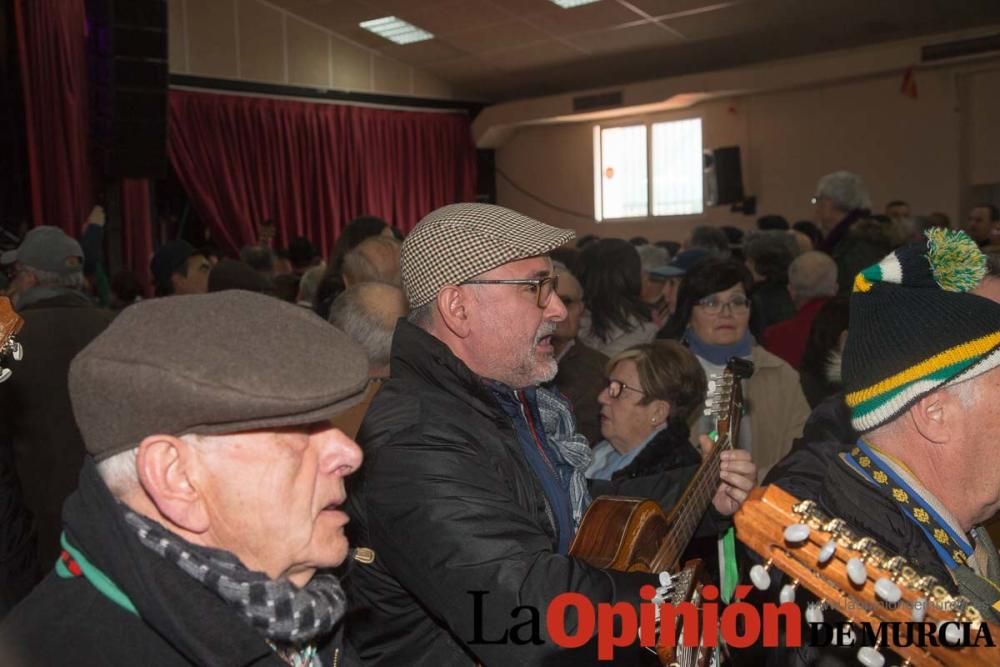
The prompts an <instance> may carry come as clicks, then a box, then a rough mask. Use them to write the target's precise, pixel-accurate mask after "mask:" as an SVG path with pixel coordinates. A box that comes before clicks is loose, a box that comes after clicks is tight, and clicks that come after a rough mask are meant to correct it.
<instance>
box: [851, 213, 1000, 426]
mask: <svg viewBox="0 0 1000 667" xmlns="http://www.w3.org/2000/svg"><path fill="white" fill-rule="evenodd" d="M926 237H927V239H926V241H923V242H920V243H911V244H909V245H906V246H903V247H902V248H899V249H898V250H896V251H895V252H893V253H892V254H891V255H889V256H887V257H886V258H885V259H883V260H882V261H881V262H879V263H878V264H876V265H874V266H869V267H868V268H867V269H865V270H864V271H862V272H861V273H859V274H858V275H857V276H856V277H855V278H854V292H853V294H852V295H851V319H850V322H851V324H850V330H849V331H850V333H849V334H848V336H847V345H846V347H845V348H844V361H843V374H844V389H845V392H846V400H847V405H848V406H849V407H850V408H851V423H852V424H853V425H854V428H855V429H856V430H857V431H859V432H861V433H864V432H866V431H870V430H872V429H874V428H877V427H879V426H881V425H883V424H887V423H889V422H891V421H892V420H894V419H895V418H896V417H898V416H899V415H900V414H902V413H903V412H904V411H906V410H907V409H909V407H910V406H911V405H913V403H915V402H916V401H917V400H918V399H920V398H921V397H922V396H925V395H926V394H929V393H930V392H932V391H934V390H935V389H938V388H940V387H942V386H944V385H948V384H954V383H956V382H961V381H963V380H968V379H970V378H973V377H975V376H977V375H981V374H982V373H985V372H987V371H989V370H990V369H993V368H996V367H997V366H1000V304H997V303H995V302H993V301H990V300H989V299H985V298H983V297H979V296H975V295H973V294H967V293H966V292H968V291H969V290H970V289H972V288H973V287H975V286H976V285H978V284H979V281H980V280H982V278H983V276H984V275H986V257H985V256H984V255H983V253H982V252H980V250H979V248H978V247H977V246H976V243H975V242H974V241H973V240H972V239H970V238H969V237H968V236H966V234H965V233H964V232H955V231H951V230H945V229H939V228H935V229H931V230H929V231H928V232H927V233H926Z"/></svg>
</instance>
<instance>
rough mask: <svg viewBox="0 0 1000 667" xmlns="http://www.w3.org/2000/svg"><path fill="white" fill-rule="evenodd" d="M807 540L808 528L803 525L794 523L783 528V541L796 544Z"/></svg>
mask: <svg viewBox="0 0 1000 667" xmlns="http://www.w3.org/2000/svg"><path fill="white" fill-rule="evenodd" d="M807 539H809V526H807V525H805V524H804V523H795V524H792V525H791V526H788V527H787V528H785V541H786V542H791V543H792V544H796V543H798V542H804V541H805V540H807Z"/></svg>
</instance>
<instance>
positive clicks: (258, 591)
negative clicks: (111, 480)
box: [123, 506, 347, 650]
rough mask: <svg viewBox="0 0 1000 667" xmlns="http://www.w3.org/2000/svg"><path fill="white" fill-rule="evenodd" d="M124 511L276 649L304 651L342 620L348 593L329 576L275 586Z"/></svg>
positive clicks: (151, 542) (235, 561) (146, 539)
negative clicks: (301, 584) (274, 645)
mask: <svg viewBox="0 0 1000 667" xmlns="http://www.w3.org/2000/svg"><path fill="white" fill-rule="evenodd" d="M123 507H124V506H123ZM124 511H125V521H126V522H127V523H128V525H129V526H130V527H131V528H132V529H134V530H135V531H136V534H137V535H138V537H139V541H140V542H142V544H143V545H145V546H146V547H148V548H150V549H151V550H153V551H155V552H156V553H158V554H159V555H160V556H162V557H163V558H164V559H165V560H167V561H169V562H171V563H173V564H175V565H177V567H179V568H180V569H181V571H183V572H184V573H186V574H188V575H189V576H191V577H193V578H194V579H196V580H198V581H199V582H201V583H202V584H203V585H204V586H205V587H206V588H208V589H210V590H212V591H214V592H215V593H216V594H217V595H218V596H219V597H220V598H222V599H223V600H224V601H225V602H226V603H227V604H229V605H230V606H231V607H233V608H235V609H236V610H237V611H238V612H239V613H240V616H241V617H242V618H243V619H244V620H246V622H247V623H249V624H250V625H251V626H252V627H253V628H255V629H256V630H257V631H258V632H260V633H261V634H262V635H263V636H264V638H265V639H267V640H268V641H269V642H271V643H272V645H273V644H277V645H281V646H285V647H291V648H293V649H296V650H297V649H299V648H302V647H305V646H307V645H309V644H311V643H314V642H315V641H316V640H317V639H318V638H321V637H323V636H324V635H327V634H329V633H330V631H331V630H332V629H333V627H334V626H335V625H336V624H337V622H338V621H340V619H341V618H343V616H344V612H345V610H346V608H347V602H346V597H345V595H344V589H343V588H342V587H341V585H340V581H339V580H338V579H337V577H335V576H333V575H331V574H316V575H315V576H313V578H312V579H310V580H309V583H308V584H306V585H305V586H303V587H302V588H298V587H296V586H295V585H294V584H292V583H291V582H289V581H287V580H278V581H273V580H271V579H269V578H268V576H267V575H266V574H264V573H263V572H253V571H251V570H248V569H247V568H246V566H244V565H243V563H241V562H240V559H239V558H237V557H236V556H235V555H233V554H232V553H230V552H228V551H224V550H222V549H213V548H210V547H202V546H198V545H194V544H191V543H190V542H187V541H186V540H184V539H182V538H181V537H178V536H177V535H175V534H174V533H171V532H170V531H168V530H167V529H165V528H164V527H163V526H161V525H160V524H159V523H157V522H155V521H153V520H151V519H149V518H147V517H144V516H142V515H140V514H137V513H135V512H133V511H131V510H129V509H127V508H125V509H124Z"/></svg>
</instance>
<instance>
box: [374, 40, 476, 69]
mask: <svg viewBox="0 0 1000 667" xmlns="http://www.w3.org/2000/svg"><path fill="white" fill-rule="evenodd" d="M382 53H383V54H385V55H386V56H389V57H390V58H395V59H396V60H403V61H405V62H408V63H411V64H413V65H420V66H423V65H426V64H427V63H432V62H437V61H439V60H453V59H455V58H460V57H462V56H465V55H466V54H465V52H463V51H460V50H459V49H456V48H455V47H454V46H452V45H451V44H449V43H447V42H444V41H442V40H440V39H428V40H426V41H423V42H414V43H412V44H390V45H389V46H387V47H386V48H384V49H382Z"/></svg>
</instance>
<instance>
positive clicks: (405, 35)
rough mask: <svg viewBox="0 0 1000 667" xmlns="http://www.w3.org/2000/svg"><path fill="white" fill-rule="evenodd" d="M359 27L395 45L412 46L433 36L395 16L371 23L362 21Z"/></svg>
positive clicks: (374, 20)
mask: <svg viewBox="0 0 1000 667" xmlns="http://www.w3.org/2000/svg"><path fill="white" fill-rule="evenodd" d="M360 25H361V27H362V28H364V29H365V30H367V31H369V32H373V33H375V34H376V35H378V36H379V37H385V38H386V39H388V40H389V41H391V42H395V43H396V44H412V43H413V42H422V41H424V40H425V39H432V38H433V37H434V35H432V34H431V33H429V32H427V31H426V30H423V29H421V28H418V27H417V26H415V25H413V24H412V23H407V22H406V21H404V20H403V19H398V18H396V17H395V16H385V17H382V18H380V19H372V20H371V21H362V22H361V23H360Z"/></svg>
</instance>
